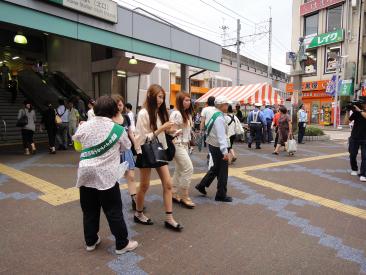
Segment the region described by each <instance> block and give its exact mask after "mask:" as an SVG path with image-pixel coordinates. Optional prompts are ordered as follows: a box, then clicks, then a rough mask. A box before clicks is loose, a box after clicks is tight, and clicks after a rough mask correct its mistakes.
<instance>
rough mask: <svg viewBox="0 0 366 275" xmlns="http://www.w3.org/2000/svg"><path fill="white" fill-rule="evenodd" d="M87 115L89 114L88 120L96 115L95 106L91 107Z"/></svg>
mask: <svg viewBox="0 0 366 275" xmlns="http://www.w3.org/2000/svg"><path fill="white" fill-rule="evenodd" d="M87 116H88V121H89V120H91V119H92V118H94V117H95V114H94V110H93V108H91V109H89V111H88V113H87Z"/></svg>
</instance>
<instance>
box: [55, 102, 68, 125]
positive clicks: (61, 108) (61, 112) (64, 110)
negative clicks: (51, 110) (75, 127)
mask: <svg viewBox="0 0 366 275" xmlns="http://www.w3.org/2000/svg"><path fill="white" fill-rule="evenodd" d="M57 114H58V115H59V116H60V117H61V120H62V122H63V123H67V122H69V110H68V109H67V108H66V107H65V106H64V105H60V106H58V108H57Z"/></svg>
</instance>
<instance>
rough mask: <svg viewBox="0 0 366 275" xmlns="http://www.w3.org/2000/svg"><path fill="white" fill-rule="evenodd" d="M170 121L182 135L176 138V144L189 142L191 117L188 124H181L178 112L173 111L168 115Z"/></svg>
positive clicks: (181, 119)
mask: <svg viewBox="0 0 366 275" xmlns="http://www.w3.org/2000/svg"><path fill="white" fill-rule="evenodd" d="M169 120H170V121H172V122H174V123H175V124H176V125H177V130H179V129H182V134H180V135H178V136H177V138H176V141H177V142H183V143H187V142H189V141H190V140H191V128H192V117H191V116H190V117H189V120H188V123H187V124H184V123H183V116H182V114H181V113H180V111H178V110H174V111H173V112H172V113H171V114H170V118H169Z"/></svg>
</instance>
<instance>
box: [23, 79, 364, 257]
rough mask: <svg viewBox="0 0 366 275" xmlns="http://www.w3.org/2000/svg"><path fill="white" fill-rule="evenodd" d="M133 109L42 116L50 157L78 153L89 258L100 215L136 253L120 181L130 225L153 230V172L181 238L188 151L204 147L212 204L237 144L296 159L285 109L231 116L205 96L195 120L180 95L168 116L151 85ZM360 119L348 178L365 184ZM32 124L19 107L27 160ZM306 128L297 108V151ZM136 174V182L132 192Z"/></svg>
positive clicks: (357, 115)
mask: <svg viewBox="0 0 366 275" xmlns="http://www.w3.org/2000/svg"><path fill="white" fill-rule="evenodd" d="M132 109H133V107H132V105H131V104H129V103H126V102H125V100H124V98H123V97H122V96H120V95H113V96H101V97H100V98H98V99H97V100H96V101H94V100H89V102H88V110H86V108H85V104H84V102H83V101H82V100H81V99H80V98H76V99H74V100H72V101H69V102H67V103H65V102H64V101H63V100H60V101H59V104H58V106H57V108H55V107H54V106H52V104H49V105H48V109H47V110H46V111H45V112H44V113H43V116H42V122H43V124H44V126H45V129H46V130H47V133H48V137H49V147H50V153H52V154H54V153H55V152H56V144H57V145H58V149H59V150H66V149H67V148H68V146H72V145H74V147H75V149H76V150H78V151H80V153H81V154H80V163H79V168H78V177H77V184H76V186H77V187H79V190H80V205H81V209H82V213H83V226H84V239H85V243H86V250H87V251H93V250H94V249H95V248H96V247H97V245H98V244H99V243H100V242H101V238H100V236H99V235H98V231H99V220H100V211H101V209H103V212H104V214H105V216H106V218H107V220H108V223H109V227H110V230H111V232H112V234H113V235H114V237H115V241H116V246H115V252H116V253H117V254H123V253H125V252H128V251H132V250H134V249H135V248H136V247H137V246H138V243H137V242H136V241H134V240H130V239H129V238H128V231H127V227H126V224H125V220H124V216H123V213H122V201H121V194H120V189H119V182H120V179H121V178H123V177H124V178H125V179H126V181H127V187H128V192H129V195H130V197H131V208H132V210H133V211H134V215H133V219H134V222H135V223H138V224H141V225H145V226H152V225H153V224H154V220H153V218H152V217H150V216H149V215H146V211H145V210H146V205H145V197H146V194H147V192H148V190H149V187H150V181H151V172H152V169H155V171H156V172H157V174H158V176H159V179H160V182H161V184H162V194H163V207H164V214H165V219H164V223H163V224H164V226H165V228H167V229H168V230H173V231H177V232H181V231H182V230H183V228H184V227H183V225H182V223H181V222H179V221H178V220H177V219H176V218H175V216H173V204H174V203H176V204H179V205H181V206H183V207H185V208H187V209H194V208H195V207H196V204H195V203H194V201H193V200H192V198H191V196H190V191H189V190H190V186H191V182H192V175H193V172H194V167H193V164H192V161H191V157H190V154H191V153H192V147H191V146H194V145H197V148H198V149H200V148H201V147H202V146H207V147H208V156H207V157H208V171H207V173H206V174H205V176H204V177H203V178H202V179H201V180H200V182H199V183H198V184H197V185H196V186H195V189H196V190H197V191H198V192H199V193H200V194H202V195H206V194H207V188H209V187H210V186H211V184H212V182H213V181H214V180H215V178H217V190H216V195H215V200H216V201H218V202H231V201H232V197H230V196H229V195H228V194H227V182H228V170H229V165H231V164H233V163H235V161H236V160H237V158H238V154H236V153H235V149H234V146H233V145H234V143H235V141H237V140H246V141H247V144H248V148H250V149H251V148H252V145H255V149H256V150H260V149H261V148H262V147H261V144H262V143H273V145H274V151H273V154H274V155H279V154H280V149H281V146H282V147H285V150H287V152H288V153H289V154H290V155H293V154H294V152H295V151H296V142H295V140H294V135H293V123H292V117H291V116H290V115H289V112H288V110H287V108H286V107H285V106H279V107H278V108H276V109H274V108H273V106H270V104H269V102H266V103H265V108H263V109H262V104H261V103H259V102H257V103H255V104H254V106H253V108H252V109H251V110H250V112H249V113H246V112H245V113H244V114H243V112H242V110H241V109H240V106H239V105H236V106H235V112H234V109H233V106H232V102H230V101H229V100H228V99H227V98H226V97H225V96H217V97H216V98H215V97H212V96H211V97H209V98H208V100H207V106H206V107H205V108H203V109H196V112H195V111H194V108H193V104H192V100H191V97H190V95H189V94H187V93H185V92H180V93H178V94H177V95H176V102H175V106H173V105H171V106H169V108H167V107H166V93H165V91H164V89H163V88H162V87H161V86H159V85H156V84H153V85H151V86H150V87H149V88H148V90H147V93H146V98H145V102H144V104H143V106H141V107H140V108H139V111H138V112H137V111H136V116H135V115H134V113H133V111H132ZM136 110H137V108H136ZM365 112H366V101H365V103H364V104H363V105H361V106H360V107H357V106H356V108H355V109H354V110H353V114H352V115H351V117H350V120H351V121H354V126H353V129H352V134H351V138H350V147H349V150H350V159H351V167H352V175H358V174H359V175H360V180H361V181H366V174H365V165H366V142H365V141H366V137H365V136H364V135H365V134H366V128H365V125H366V123H365V122H366V113H365ZM35 122H36V116H35V112H34V109H33V108H32V104H31V102H29V101H25V102H24V108H22V109H21V110H19V113H18V123H19V127H21V133H22V137H23V145H24V149H25V154H27V155H28V154H30V153H34V152H36V146H35V144H34V141H33V132H34V131H35ZM244 122H246V124H244ZM307 122H308V117H307V113H306V110H305V109H304V107H303V106H302V105H301V106H300V107H299V111H298V113H297V128H298V136H297V141H298V142H297V143H298V144H303V143H304V142H303V138H304V135H305V129H306V124H307ZM359 148H361V155H362V163H361V170H360V173H358V166H357V152H358V150H359ZM169 162H172V163H174V165H175V169H174V173H173V175H171V174H170V171H169V169H168V164H169ZM136 169H139V175H140V180H139V187H138V188H137V187H136V180H135V170H136Z"/></svg>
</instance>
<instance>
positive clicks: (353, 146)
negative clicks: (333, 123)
mask: <svg viewBox="0 0 366 275" xmlns="http://www.w3.org/2000/svg"><path fill="white" fill-rule="evenodd" d="M360 147H361V169H360V175H361V176H364V177H366V141H358V140H355V139H353V138H350V139H349V147H348V151H349V160H350V163H351V168H352V171H358V165H357V155H358V149H359V148H360Z"/></svg>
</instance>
